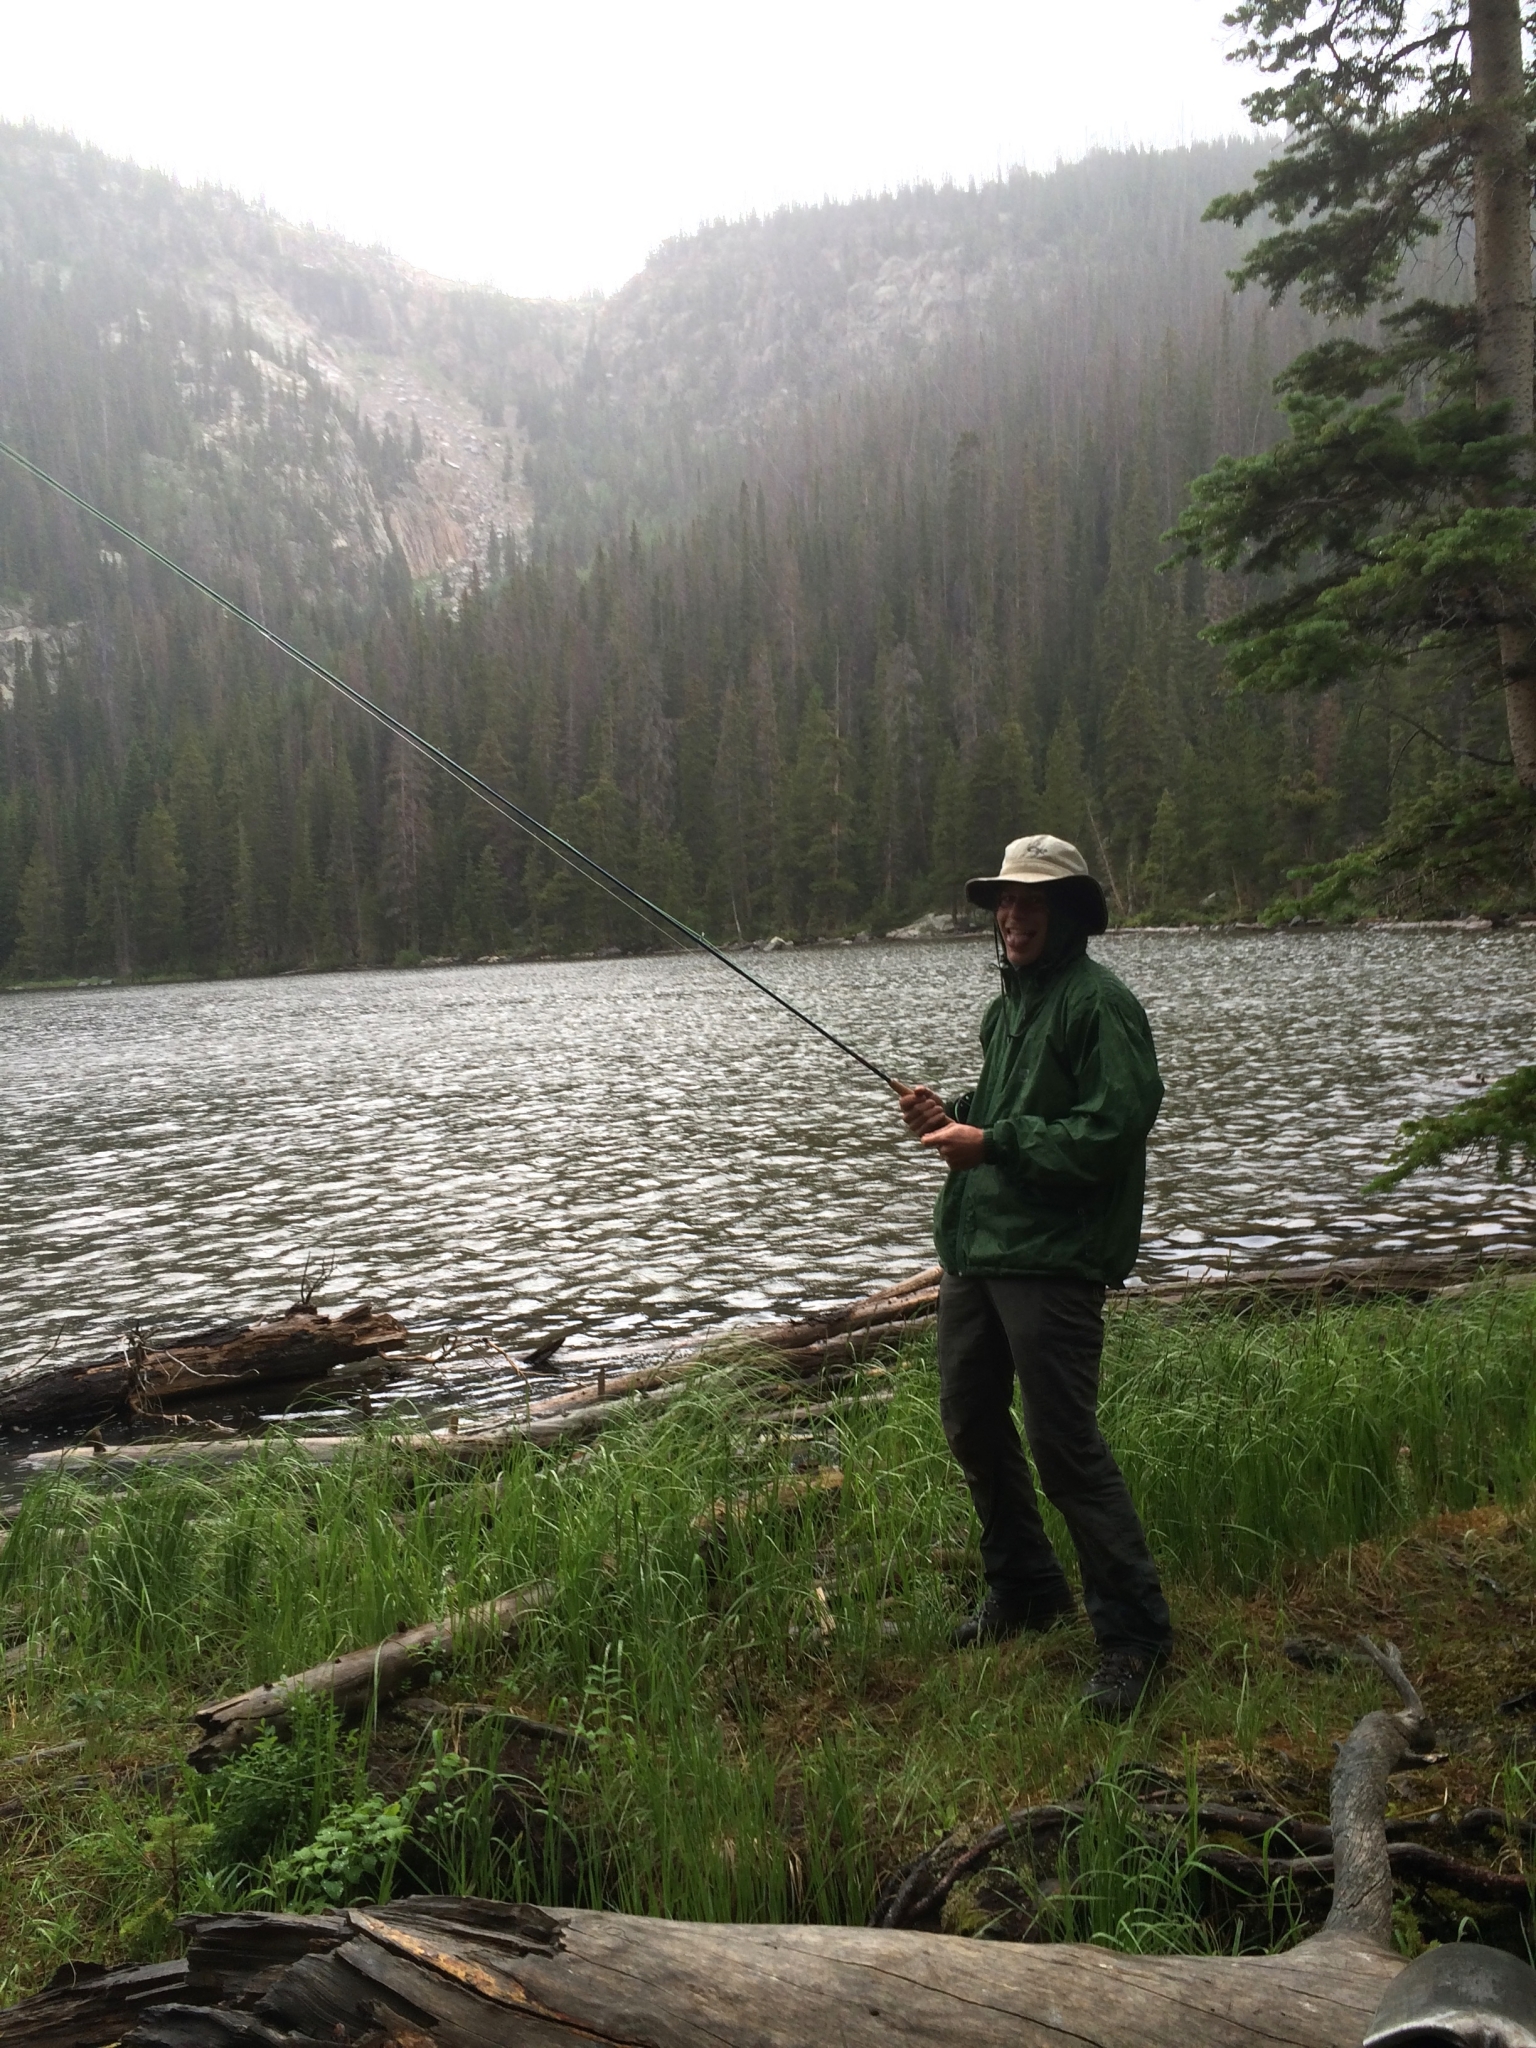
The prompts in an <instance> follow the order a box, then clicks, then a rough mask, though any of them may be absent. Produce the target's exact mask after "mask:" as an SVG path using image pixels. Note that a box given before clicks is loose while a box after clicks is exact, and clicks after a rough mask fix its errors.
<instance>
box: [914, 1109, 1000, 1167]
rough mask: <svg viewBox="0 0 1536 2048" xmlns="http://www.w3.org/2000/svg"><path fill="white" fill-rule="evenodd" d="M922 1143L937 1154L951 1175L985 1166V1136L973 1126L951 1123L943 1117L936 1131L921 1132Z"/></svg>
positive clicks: (984, 1133)
mask: <svg viewBox="0 0 1536 2048" xmlns="http://www.w3.org/2000/svg"><path fill="white" fill-rule="evenodd" d="M922 1142H923V1143H924V1144H925V1145H927V1146H929V1147H930V1148H931V1149H932V1150H933V1151H935V1152H937V1153H938V1155H939V1157H940V1158H941V1159H942V1160H943V1162H944V1164H945V1165H946V1166H947V1167H948V1168H949V1170H950V1172H951V1173H965V1172H967V1171H968V1170H969V1169H970V1168H971V1167H973V1166H984V1165H985V1164H986V1158H987V1134H986V1132H985V1131H983V1130H978V1129H977V1127H976V1125H975V1124H956V1123H951V1122H950V1120H949V1118H948V1117H945V1119H944V1121H943V1122H942V1123H941V1124H939V1125H938V1126H937V1128H936V1129H933V1130H929V1131H924V1132H923V1134H922Z"/></svg>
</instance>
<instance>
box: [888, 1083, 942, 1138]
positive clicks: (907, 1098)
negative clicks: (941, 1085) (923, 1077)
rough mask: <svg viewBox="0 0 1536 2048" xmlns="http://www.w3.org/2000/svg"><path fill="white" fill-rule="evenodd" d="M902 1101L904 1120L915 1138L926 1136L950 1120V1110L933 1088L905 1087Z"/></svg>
mask: <svg viewBox="0 0 1536 2048" xmlns="http://www.w3.org/2000/svg"><path fill="white" fill-rule="evenodd" d="M900 1101H901V1114H902V1120H903V1122H904V1123H905V1124H906V1127H907V1129H908V1130H909V1131H910V1132H911V1133H912V1135H913V1137H914V1138H922V1137H926V1136H927V1134H928V1133H929V1131H936V1130H938V1128H939V1126H940V1125H941V1124H947V1123H948V1122H949V1111H948V1110H947V1109H946V1108H945V1107H944V1105H943V1103H942V1102H940V1100H939V1098H938V1096H937V1095H935V1094H934V1092H933V1090H932V1089H931V1088H903V1089H902V1090H901V1093H900Z"/></svg>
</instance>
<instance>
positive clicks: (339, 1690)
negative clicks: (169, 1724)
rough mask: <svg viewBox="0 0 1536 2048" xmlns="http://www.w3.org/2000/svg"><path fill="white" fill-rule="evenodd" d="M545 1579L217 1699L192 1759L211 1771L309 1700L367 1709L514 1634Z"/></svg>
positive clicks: (540, 1596)
mask: <svg viewBox="0 0 1536 2048" xmlns="http://www.w3.org/2000/svg"><path fill="white" fill-rule="evenodd" d="M550 1591H551V1589H550V1587H549V1585H548V1583H547V1582H541V1583H539V1584H537V1585H533V1586H525V1587H523V1588H522V1590H521V1591H519V1592H516V1593H504V1594H503V1595H502V1596H501V1598H500V1599H499V1600H488V1601H486V1602H484V1604H483V1605H481V1606H478V1607H471V1608H468V1609H466V1611H465V1612H464V1613H463V1614H460V1615H458V1616H457V1617H454V1618H452V1619H449V1620H445V1621H429V1622H426V1623H424V1624H423V1625H422V1626H421V1627H420V1628H408V1629H402V1630H401V1631H400V1632H399V1634H397V1635H392V1636H386V1638H385V1639H384V1641H383V1642H382V1643H374V1644H372V1645H371V1646H370V1647H369V1648H367V1649H364V1650H348V1651H347V1652H346V1653H345V1655H343V1656H340V1657H333V1658H331V1659H330V1660H329V1661H328V1662H327V1663H324V1664H316V1665H313V1666H312V1667H311V1668H310V1669H309V1670H308V1671H300V1672H298V1673H296V1674H295V1676H293V1677H292V1678H280V1679H278V1680H277V1682H276V1683H275V1684H270V1685H257V1686H253V1687H252V1688H251V1690H250V1691H249V1692H240V1693H235V1694H234V1695H233V1696H232V1697H231V1698H229V1699H225V1700H211V1701H210V1702H209V1703H208V1705H207V1706H205V1707H199V1708H198V1709H197V1711H196V1712H195V1713H194V1715H193V1717H192V1718H193V1719H194V1720H195V1721H196V1722H197V1724H198V1726H199V1727H200V1728H201V1729H202V1731H203V1736H202V1740H201V1741H200V1742H199V1743H198V1745H197V1747H196V1748H195V1749H194V1750H193V1751H192V1754H191V1757H190V1761H191V1762H192V1763H194V1764H195V1765H197V1766H198V1768H199V1769H207V1768H208V1767H209V1766H211V1765H213V1764H216V1763H218V1762H219V1761H220V1760H221V1759H222V1758H224V1757H227V1756H232V1755H233V1754H234V1753H235V1751H236V1750H238V1749H242V1748H244V1746H245V1744H246V1743H248V1742H251V1741H254V1740H255V1738H256V1736H257V1735H259V1734H260V1733H261V1731H262V1729H263V1728H266V1727H280V1726H282V1724H283V1723H284V1722H286V1721H287V1720H288V1719H289V1717H290V1716H291V1714H292V1713H293V1709H294V1705H295V1703H296V1702H297V1701H298V1700H300V1699H304V1698H308V1699H325V1700H329V1701H330V1703H331V1704H332V1706H334V1707H335V1709H336V1711H337V1712H338V1713H339V1714H341V1715H343V1716H347V1717H356V1716H359V1715H362V1714H366V1713H367V1712H368V1711H369V1709H370V1708H371V1707H373V1706H375V1705H378V1704H381V1703H382V1702H383V1701H385V1700H388V1699H391V1698H393V1697H394V1696H395V1695H396V1694H397V1693H400V1692H404V1691H405V1690H406V1689H407V1688H408V1687H409V1686H412V1685H416V1684H418V1683H420V1681H421V1680H422V1679H423V1678H425V1677H426V1675H427V1674H428V1672H429V1671H430V1670H431V1668H432V1665H433V1663H434V1662H438V1661H441V1660H442V1659H443V1658H446V1657H449V1656H451V1655H452V1654H453V1652H454V1650H455V1648H456V1647H457V1648H461V1649H462V1648H463V1646H464V1644H465V1642H466V1641H473V1640H474V1639H475V1638H476V1637H480V1638H484V1637H485V1636H487V1635H496V1636H501V1637H507V1636H512V1635H515V1634H516V1632H517V1630H518V1629H519V1628H520V1627H521V1625H522V1623H523V1621H524V1620H525V1619H526V1617H527V1616H528V1615H530V1614H533V1613H536V1612H537V1611H538V1609H539V1608H541V1607H543V1606H545V1605H547V1604H548V1601H549V1598H550Z"/></svg>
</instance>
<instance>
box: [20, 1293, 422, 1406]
mask: <svg viewBox="0 0 1536 2048" xmlns="http://www.w3.org/2000/svg"><path fill="white" fill-rule="evenodd" d="M407 1341H408V1333H407V1331H406V1329H405V1326H404V1324H403V1323H399V1322H397V1321H396V1320H395V1318H394V1317H393V1316H391V1315H386V1314H384V1313H382V1312H381V1311H378V1310H375V1309H372V1308H370V1307H369V1306H368V1304H367V1303H366V1302H364V1303H362V1304H360V1305H359V1306H358V1307H357V1308H352V1309H348V1310H347V1312H346V1313H345V1314H344V1315H339V1316H327V1315H322V1314H321V1313H320V1311H319V1310H318V1309H315V1308H310V1307H307V1306H303V1305H301V1306H299V1307H297V1308H292V1309H289V1311H288V1312H287V1314H286V1315H282V1316H277V1317H274V1318H273V1319H272V1320H271V1321H270V1322H264V1323H248V1324H226V1325H222V1326H221V1327H219V1328H218V1329H212V1330H193V1331H189V1332H187V1333H186V1334H185V1335H183V1336H179V1337H167V1338H165V1339H164V1340H163V1341H153V1340H151V1339H148V1338H145V1337H143V1336H139V1335H133V1336H129V1337H128V1338H126V1339H125V1340H124V1342H123V1345H122V1347H121V1349H120V1350H119V1351H117V1352H115V1353H114V1354H113V1356H112V1357H110V1358H99V1359H93V1360H86V1361H82V1362H80V1363H76V1364H73V1365H40V1366H28V1367H26V1368H24V1369H23V1370H21V1371H19V1372H15V1373H11V1374H8V1375H7V1376H6V1378H5V1379H3V1380H0V1429H60V1428H75V1427H79V1428H81V1429H85V1428H87V1427H88V1426H89V1425H90V1424H92V1423H95V1422H102V1421H105V1420H106V1419H107V1418H108V1417H111V1416H119V1415H128V1414H131V1413H134V1412H141V1413H143V1412H149V1413H153V1412H155V1411H156V1410H157V1409H159V1408H160V1407H161V1406H163V1405H164V1404H165V1403H166V1402H168V1401H169V1402H174V1403H175V1404H176V1405H178V1406H180V1405H182V1404H183V1403H185V1402H188V1401H196V1400H199V1399H204V1398H206V1397H207V1396H209V1395H214V1394H217V1395H226V1394H229V1393H230V1392H232V1391H234V1390H235V1389H237V1388H241V1387H251V1386H256V1385H259V1384H261V1383H263V1382H266V1381H277V1380H306V1379H309V1380H314V1379H321V1378H323V1377H324V1375H325V1374H326V1373H328V1372H330V1371H331V1370H332V1369H333V1367H335V1366H338V1365H348V1364H351V1363H352V1362H353V1361H354V1360H356V1359H360V1358H373V1357H376V1356H377V1355H378V1354H379V1353H380V1352H384V1351H398V1350H399V1349H400V1348H401V1346H402V1345H404V1344H405V1343H406V1342H407Z"/></svg>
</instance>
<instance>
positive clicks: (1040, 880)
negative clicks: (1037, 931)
mask: <svg viewBox="0 0 1536 2048" xmlns="http://www.w3.org/2000/svg"><path fill="white" fill-rule="evenodd" d="M1015 888H1025V889H1049V890H1050V891H1051V893H1052V895H1053V896H1059V897H1060V898H1061V899H1062V901H1063V902H1064V904H1065V905H1066V908H1067V909H1068V911H1069V913H1070V914H1071V915H1072V916H1073V917H1075V918H1076V919H1077V921H1078V923H1079V924H1081V925H1082V926H1084V928H1085V929H1086V930H1087V932H1088V935H1089V937H1090V938H1097V937H1098V936H1099V934H1100V933H1101V932H1106V931H1108V930H1109V901H1108V898H1107V897H1106V896H1105V894H1104V891H1103V888H1102V887H1101V885H1100V884H1099V883H1098V882H1096V881H1095V880H1094V878H1093V876H1092V875H1042V874H1030V873H1028V872H1025V873H1021V874H1017V875H974V876H972V878H971V880H970V881H968V882H967V883H966V885H965V893H966V895H967V897H968V898H969V899H970V901H971V902H972V903H974V904H975V905H976V908H977V909H978V910H996V908H997V899H998V895H999V892H1000V891H1002V890H1004V889H1015Z"/></svg>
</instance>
